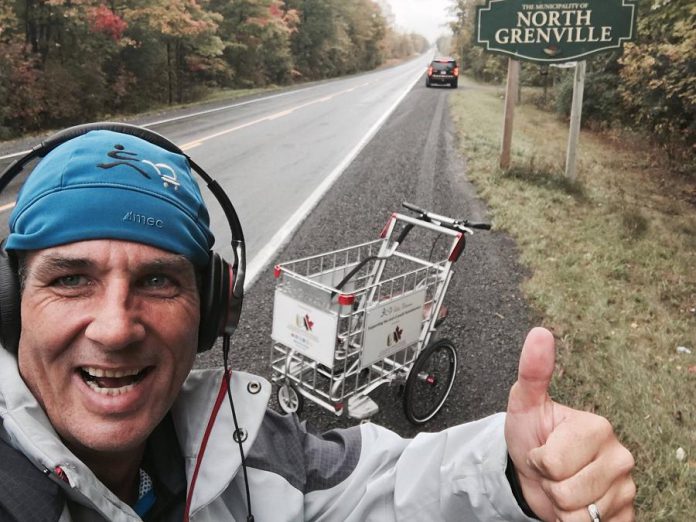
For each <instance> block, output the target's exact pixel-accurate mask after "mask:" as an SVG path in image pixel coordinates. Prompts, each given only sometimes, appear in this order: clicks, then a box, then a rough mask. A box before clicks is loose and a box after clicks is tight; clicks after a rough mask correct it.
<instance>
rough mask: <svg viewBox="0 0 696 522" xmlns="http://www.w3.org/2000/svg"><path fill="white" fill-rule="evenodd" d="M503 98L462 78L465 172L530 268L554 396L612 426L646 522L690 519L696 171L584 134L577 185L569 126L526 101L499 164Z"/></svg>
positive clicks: (458, 111) (695, 426) (695, 411)
mask: <svg viewBox="0 0 696 522" xmlns="http://www.w3.org/2000/svg"><path fill="white" fill-rule="evenodd" d="M462 80H464V78H462ZM462 84H463V85H462ZM461 87H464V88H461ZM502 95H503V90H502V88H497V87H491V86H485V85H479V84H475V83H473V82H471V81H464V82H462V81H461V80H460V89H459V91H458V92H457V93H455V94H453V95H452V96H451V98H450V100H451V105H452V113H453V115H454V118H455V121H456V124H457V128H458V132H459V137H460V147H461V149H462V151H463V154H464V155H465V157H466V158H467V170H466V176H467V177H468V178H469V179H470V180H471V181H472V182H473V183H474V184H475V185H476V186H477V188H478V190H479V193H480V194H481V196H482V197H483V198H484V199H485V200H486V201H487V202H488V205H489V207H490V209H491V212H492V214H493V222H494V226H495V228H497V229H503V230H506V231H508V232H509V233H510V234H511V235H512V236H513V237H515V239H516V241H517V243H518V245H519V247H520V251H521V255H522V261H523V263H524V264H525V265H527V266H528V267H529V268H530V271H531V274H532V275H531V276H530V278H529V279H528V280H527V281H526V282H525V284H524V291H525V293H526V295H527V297H528V299H529V301H530V302H531V303H532V304H533V306H534V307H535V308H536V310H537V311H538V313H539V314H540V315H541V317H543V318H544V322H545V325H546V326H547V327H550V328H551V329H552V330H553V331H554V334H555V335H556V337H557V338H558V347H559V357H558V364H557V365H558V368H557V370H558V371H557V376H556V378H555V379H554V382H553V385H552V394H553V396H554V397H555V398H557V399H558V400H560V401H563V402H565V403H567V404H570V405H572V406H575V407H579V408H583V409H588V410H592V411H595V412H597V413H599V414H602V415H605V416H607V417H608V418H609V419H610V420H611V421H612V423H613V424H614V427H615V429H616V431H617V433H618V434H619V437H620V439H621V440H622V441H623V442H624V444H626V445H627V446H628V447H629V448H630V449H631V451H632V452H633V454H634V456H635V458H636V470H635V473H634V478H635V480H636V484H637V486H638V495H637V505H636V508H637V515H638V520H644V521H651V522H652V521H658V520H664V521H685V522H686V521H692V520H694V517H695V516H696V515H695V514H696V374H695V373H691V372H689V368H692V371H693V370H696V368H694V367H696V206H695V205H694V201H693V194H694V180H693V179H688V178H684V177H679V176H676V175H672V174H670V173H669V172H667V171H666V170H664V168H663V165H667V164H668V162H667V160H666V159H665V158H661V157H660V156H659V152H657V151H655V150H652V149H651V148H650V147H649V146H646V145H645V144H642V145H640V144H635V143H634V142H632V141H630V140H627V139H622V138H620V137H618V138H617V137H616V136H609V135H602V134H598V133H589V132H586V131H583V132H582V133H581V138H580V144H579V150H578V163H577V172H578V176H577V180H576V181H572V182H571V181H568V180H566V179H565V178H564V176H563V172H564V162H565V151H566V145H567V143H566V142H567V136H568V124H567V123H566V122H562V121H559V120H558V119H557V118H556V116H554V115H553V114H550V113H546V112H542V111H540V110H538V109H536V108H534V107H533V106H532V105H525V104H522V105H521V106H518V107H517V108H516V112H515V123H514V134H513V148H512V164H511V168H510V169H509V170H508V171H507V172H502V171H501V170H500V169H499V168H498V161H499V154H500V150H499V143H500V140H501V135H502V119H503V98H502ZM523 98H524V96H523ZM527 98H528V97H527ZM690 198H691V201H689V199H690ZM678 346H686V347H689V348H690V349H691V350H692V352H693V353H692V354H691V355H685V354H679V353H677V350H676V348H677V347H678ZM679 447H682V448H683V449H684V450H685V451H686V459H685V460H684V461H682V462H679V461H678V460H677V458H676V450H677V448H679Z"/></svg>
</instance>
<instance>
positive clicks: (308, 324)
mask: <svg viewBox="0 0 696 522" xmlns="http://www.w3.org/2000/svg"><path fill="white" fill-rule="evenodd" d="M303 323H304V327H305V330H307V331H308V332H311V331H312V327H313V326H314V322H313V321H312V320H311V319H310V318H309V314H305V316H304V318H303Z"/></svg>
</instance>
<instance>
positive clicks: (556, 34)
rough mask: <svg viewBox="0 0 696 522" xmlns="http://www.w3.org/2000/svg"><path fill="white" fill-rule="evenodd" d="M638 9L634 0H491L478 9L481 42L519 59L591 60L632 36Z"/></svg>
mask: <svg viewBox="0 0 696 522" xmlns="http://www.w3.org/2000/svg"><path fill="white" fill-rule="evenodd" d="M637 10H638V9H637V5H636V3H635V1H631V0H585V1H567V0H558V1H554V0H488V3H487V4H486V5H485V6H481V7H478V8H477V10H476V23H477V36H476V43H477V44H479V45H482V46H483V47H485V48H486V50H488V51H491V52H496V53H502V54H506V55H508V56H511V57H513V58H516V59H518V60H528V61H532V62H541V63H559V62H568V61H573V60H579V59H585V58H587V57H588V56H590V55H593V54H596V53H600V52H603V51H610V50H613V49H620V48H621V47H622V46H623V44H624V43H625V42H628V41H630V40H632V39H633V37H634V32H635V31H634V28H635V16H636V11H637Z"/></svg>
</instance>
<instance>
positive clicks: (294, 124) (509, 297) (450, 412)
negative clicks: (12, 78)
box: [0, 59, 532, 435]
mask: <svg viewBox="0 0 696 522" xmlns="http://www.w3.org/2000/svg"><path fill="white" fill-rule="evenodd" d="M420 62H422V59H421V60H420ZM420 62H416V64H415V66H414V65H413V64H411V65H409V64H405V66H404V67H401V68H396V69H394V70H389V71H380V72H378V73H375V74H368V75H359V76H355V77H351V78H347V79H343V80H339V81H336V82H325V83H321V84H318V85H315V86H311V87H310V88H308V89H297V90H294V91H293V92H291V93H287V94H286V93H281V95H279V96H277V97H275V98H272V99H270V100H265V101H264V102H263V103H257V102H254V101H253V100H249V101H250V103H247V102H246V101H245V102H242V103H243V104H242V105H236V104H235V105H236V106H235V107H234V109H233V110H218V109H220V107H221V106H223V105H224V104H217V105H215V106H211V107H209V108H210V109H214V110H213V111H212V112H210V113H208V114H206V115H205V117H204V118H202V119H192V118H187V119H177V120H171V119H170V118H171V116H172V114H168V115H166V117H165V116H163V118H162V119H165V120H169V121H166V122H160V123H159V124H157V125H153V128H154V129H155V130H157V131H159V132H162V133H163V134H165V135H167V136H168V137H170V138H171V139H173V140H174V141H175V142H176V143H178V144H179V145H180V146H183V147H184V148H186V149H187V151H188V152H189V153H190V154H191V155H192V156H193V157H194V159H196V160H197V161H199V163H201V164H202V165H203V166H204V167H205V168H206V169H208V170H209V171H210V172H211V173H213V174H214V176H215V177H216V179H218V181H220V182H221V184H222V185H223V187H225V188H226V189H227V190H228V192H229V193H230V196H231V197H232V199H233V201H234V202H235V205H236V207H237V209H238V211H239V213H240V215H241V218H242V220H243V224H244V225H245V231H246V234H247V238H246V239H247V243H248V245H249V251H250V257H253V256H254V255H255V254H257V253H259V252H260V251H261V250H263V247H264V244H265V242H267V241H268V239H269V237H270V236H271V233H272V231H274V230H277V229H278V228H280V227H281V226H283V225H285V224H286V222H287V221H288V219H289V216H290V215H291V214H292V212H293V211H295V210H296V208H297V206H298V205H300V204H301V202H302V201H304V198H305V197H306V196H307V195H308V194H310V193H311V192H312V191H311V188H312V187H315V186H316V185H318V184H320V183H321V182H322V179H325V177H326V176H327V175H330V174H331V173H332V172H334V171H337V169H339V167H340V163H341V161H342V160H344V159H345V158H347V157H351V153H352V152H355V153H357V151H358V150H359V149H360V146H361V140H363V138H364V137H365V136H369V135H371V133H372V132H373V131H375V130H376V129H377V128H378V124H379V120H380V118H381V114H383V113H384V111H385V110H386V109H387V108H389V107H391V106H394V104H395V103H396V102H398V100H399V98H400V97H401V96H402V95H405V98H404V99H403V101H402V102H401V103H400V104H399V105H398V106H397V107H396V109H395V110H394V112H393V113H391V116H390V117H389V118H388V119H387V120H386V121H385V123H384V125H383V126H382V127H381V128H379V131H378V132H377V134H376V135H374V137H373V138H372V139H371V140H370V141H369V142H368V143H367V145H366V146H365V147H364V148H363V149H362V150H361V152H360V153H359V155H357V157H355V159H354V161H352V163H350V166H349V167H348V168H347V170H345V172H344V173H343V174H342V175H341V177H340V178H338V181H337V182H336V183H335V185H333V186H332V187H331V188H330V189H329V191H328V192H327V193H326V194H325V195H324V197H323V198H322V199H321V201H320V202H319V203H318V205H317V206H316V208H315V209H314V210H313V211H312V212H311V214H310V215H309V216H308V217H307V219H306V220H305V221H304V222H303V224H302V225H301V226H300V227H299V228H298V229H297V231H296V233H295V234H294V235H293V236H292V238H291V239H290V241H289V243H288V244H287V246H286V247H285V248H283V249H282V250H281V251H280V252H278V253H277V257H276V259H277V260H280V261H286V260H289V259H293V258H296V257H299V256H302V255H310V254H315V253H319V252H322V251H329V250H333V249H335V248H340V247H345V246H349V245H352V244H356V243H359V242H363V241H366V240H369V239H373V238H376V237H377V234H378V233H379V231H380V229H381V227H382V226H383V225H384V223H385V221H386V219H387V217H388V216H389V215H390V213H391V212H392V211H394V210H399V207H400V204H401V202H402V201H404V200H407V201H411V202H413V203H416V204H418V205H419V206H422V207H426V208H430V209H433V210H436V211H438V212H440V213H443V214H447V215H451V216H456V217H467V218H469V219H474V220H483V219H486V218H487V216H486V210H485V207H484V206H483V205H482V204H481V203H480V202H479V201H478V200H477V199H476V197H475V195H474V191H473V189H472V187H471V186H470V185H469V184H468V183H467V181H466V178H465V177H464V175H463V173H464V172H465V164H464V163H463V161H462V159H461V158H460V157H459V156H458V155H457V153H456V145H455V138H454V136H453V131H452V128H451V122H450V119H449V115H448V103H447V97H448V96H450V95H451V94H452V91H451V90H450V89H447V88H433V89H426V88H425V87H424V85H423V81H422V78H419V79H418V81H417V83H416V84H415V86H414V88H413V89H411V90H410V91H409V90H408V86H410V85H412V84H413V81H414V79H415V78H416V75H418V74H419V71H420V73H422V71H423V69H424V68H423V67H422V65H423V64H422V63H420ZM414 67H415V68H414ZM414 71H415V73H414ZM460 93H461V94H462V95H466V91H464V90H463V89H462V88H460ZM375 102H380V103H375ZM374 107H381V108H380V109H379V110H378V109H375V108H374ZM196 110H199V109H191V110H190V111H188V112H194V111H196ZM184 112H187V111H184ZM177 114H178V115H182V114H181V113H177ZM362 116H369V117H367V118H362ZM134 123H139V124H143V123H146V124H152V123H154V122H153V118H150V119H149V120H139V121H135V122H134ZM243 129H246V130H247V131H249V132H248V133H242V132H239V131H240V130H243ZM339 130H341V131H346V132H341V134H342V135H343V136H346V135H348V136H349V137H351V139H348V140H347V141H346V140H343V139H341V138H339V137H338V136H339ZM214 135H215V137H212V136H214ZM254 135H255V140H251V138H250V137H249V136H254ZM259 139H260V142H259V141H258V140H259ZM6 145H7V144H5V145H3V147H0V152H2V153H3V154H5V153H7V152H8V150H7V148H6ZM281 158H282V159H281ZM0 163H1V162H0ZM272 173H276V174H278V173H280V174H281V176H280V177H273V176H271V175H270V174H272ZM312 175H315V176H316V177H312ZM278 179H283V181H287V180H290V184H289V185H281V184H280V183H278V181H277V180H278ZM12 197H13V194H12V193H11V192H5V193H3V197H2V200H0V205H1V204H3V203H6V201H5V200H10V201H11V199H12ZM216 213H218V211H217V207H215V206H213V219H214V229H215V230H216V233H217V232H219V231H220V230H221V229H223V228H224V223H222V222H221V220H220V218H219V215H217V214H216ZM7 214H8V213H7V212H3V213H2V214H0V221H5V220H6V218H7ZM221 253H223V254H225V251H224V248H223V249H222V252H221ZM516 260H517V253H516V251H515V246H514V243H513V242H512V241H511V240H510V238H508V237H507V236H505V235H504V234H502V233H500V232H495V231H493V232H482V233H478V234H476V235H475V236H473V237H472V238H471V239H470V240H469V242H468V246H467V250H466V252H465V254H464V255H463V256H462V258H461V259H460V261H459V263H458V264H457V265H456V267H455V271H456V273H455V276H454V279H453V282H452V284H451V286H450V289H449V292H448V295H447V299H446V304H447V306H448V307H449V311H450V314H449V318H448V320H447V322H446V323H445V324H444V325H443V327H442V329H441V333H440V336H442V337H449V338H451V339H452V340H453V341H454V342H455V344H456V345H457V347H458V349H459V354H460V359H459V368H458V370H459V371H458V377H457V380H456V381H455V386H454V388H453V390H452V393H451V396H450V399H449V401H448V402H447V404H446V406H445V408H444V409H443V411H442V412H441V413H440V415H438V416H437V417H436V418H435V419H433V420H432V421H431V422H430V423H429V424H428V425H426V426H425V428H424V429H426V430H435V429H440V428H442V427H444V426H447V425H452V424H455V423H458V422H462V421H466V420H471V419H474V418H477V417H480V416H482V415H485V414H489V413H492V412H495V411H499V410H500V409H502V408H503V407H504V405H505V401H506V396H507V390H508V388H509V386H510V384H511V383H512V382H513V380H514V375H515V371H516V364H517V357H518V353H519V349H520V345H521V342H522V339H523V337H524V334H525V332H526V330H527V329H528V327H529V326H530V324H531V322H532V321H531V319H530V316H529V311H528V309H527V306H526V304H525V302H524V301H523V299H522V297H521V293H520V290H519V288H518V285H519V282H520V280H521V278H522V277H523V270H522V269H521V268H520V267H519V266H518V264H517V261H516ZM272 262H273V263H274V262H275V261H272ZM257 265H258V263H257ZM271 266H272V264H271ZM273 283H274V281H273V277H272V274H271V270H270V269H267V270H265V271H263V272H261V273H260V277H259V279H258V280H257V282H256V283H255V284H253V285H252V286H251V287H250V288H249V289H248V292H247V297H246V299H245V308H244V313H243V318H242V323H241V325H240V328H239V330H238V332H237V334H236V335H235V337H234V339H233V342H232V343H233V357H232V363H233V365H234V366H235V367H236V368H238V369H241V370H245V371H250V372H254V373H258V374H261V375H264V376H267V377H268V376H269V373H270V372H269V354H270V348H271V338H270V331H271V317H272V300H273ZM198 364H199V365H200V366H211V365H220V364H221V357H220V353H219V350H213V351H211V352H209V353H207V354H205V355H203V356H201V357H200V358H199V361H198ZM371 396H372V397H373V398H374V399H375V400H376V401H377V403H378V404H379V405H380V412H379V413H378V414H377V415H376V416H375V417H374V418H373V420H374V421H375V422H379V423H381V424H384V425H386V426H388V427H391V428H393V429H395V430H396V431H398V432H399V433H401V434H403V435H413V434H415V433H416V429H415V428H413V427H412V426H410V425H409V424H408V422H407V421H406V419H405V417H404V415H403V413H402V406H401V399H400V398H399V397H398V394H397V389H396V388H395V387H394V388H390V387H387V386H383V387H382V388H380V389H378V390H376V391H375V392H374V393H372V394H371ZM305 417H306V418H308V419H310V420H311V422H312V423H313V424H314V425H316V426H317V427H318V428H320V429H323V428H329V427H331V426H340V425H347V424H352V423H354V422H355V421H353V420H350V419H343V418H336V417H335V416H333V415H331V414H329V413H326V412H325V411H324V410H322V409H320V408H318V407H313V405H312V404H310V403H307V405H306V408H305Z"/></svg>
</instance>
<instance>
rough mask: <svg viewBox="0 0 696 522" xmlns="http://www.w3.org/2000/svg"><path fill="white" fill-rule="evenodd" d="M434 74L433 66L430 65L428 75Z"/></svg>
mask: <svg viewBox="0 0 696 522" xmlns="http://www.w3.org/2000/svg"><path fill="white" fill-rule="evenodd" d="M432 75H433V68H432V67H428V76H432Z"/></svg>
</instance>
